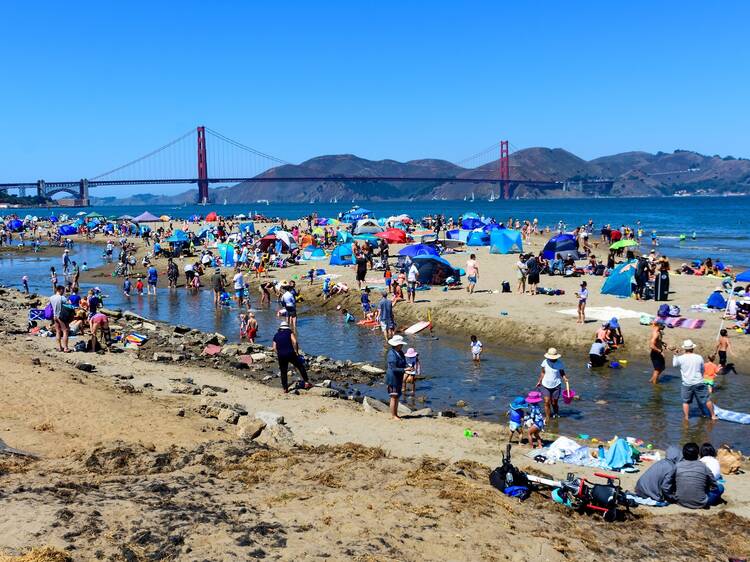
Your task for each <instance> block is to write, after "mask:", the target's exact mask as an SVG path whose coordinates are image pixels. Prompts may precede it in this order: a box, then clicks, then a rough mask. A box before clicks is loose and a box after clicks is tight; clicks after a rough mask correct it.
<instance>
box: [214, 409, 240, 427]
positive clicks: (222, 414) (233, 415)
mask: <svg viewBox="0 0 750 562" xmlns="http://www.w3.org/2000/svg"><path fill="white" fill-rule="evenodd" d="M217 417H218V418H219V421H223V422H224V423H229V424H236V423H237V422H238V421H239V419H240V415H239V414H238V413H237V412H235V411H234V410H233V409H231V408H222V409H221V410H219V415H218V416H217Z"/></svg>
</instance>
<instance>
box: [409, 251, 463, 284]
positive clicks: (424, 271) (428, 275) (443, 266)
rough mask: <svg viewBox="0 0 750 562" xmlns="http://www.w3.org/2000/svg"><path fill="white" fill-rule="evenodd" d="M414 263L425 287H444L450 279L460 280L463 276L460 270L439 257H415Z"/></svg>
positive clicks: (420, 280)
mask: <svg viewBox="0 0 750 562" xmlns="http://www.w3.org/2000/svg"><path fill="white" fill-rule="evenodd" d="M414 263H415V264H416V266H417V270H418V271H419V282H420V283H422V284H423V285H444V284H445V280H446V279H448V278H449V277H453V278H454V279H455V280H458V279H459V277H460V276H461V272H460V271H459V270H458V269H456V268H455V267H453V266H452V265H451V264H450V263H449V262H448V261H447V260H445V259H443V258H441V257H439V256H415V257H414Z"/></svg>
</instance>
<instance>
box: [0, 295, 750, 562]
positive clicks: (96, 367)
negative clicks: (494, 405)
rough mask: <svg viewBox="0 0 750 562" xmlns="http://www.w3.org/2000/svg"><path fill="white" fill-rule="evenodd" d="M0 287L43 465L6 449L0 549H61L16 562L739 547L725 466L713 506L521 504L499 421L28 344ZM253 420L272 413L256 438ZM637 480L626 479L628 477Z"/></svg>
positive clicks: (24, 407) (27, 429) (739, 481)
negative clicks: (211, 408) (501, 478)
mask: <svg viewBox="0 0 750 562" xmlns="http://www.w3.org/2000/svg"><path fill="white" fill-rule="evenodd" d="M0 297H2V300H0V305H1V306H2V308H3V310H2V312H3V314H2V325H1V326H0V328H1V329H0V341H1V342H2V345H3V348H4V349H5V350H6V351H7V352H9V354H7V355H6V357H8V358H12V360H9V359H6V365H5V368H4V369H3V371H4V372H5V373H6V374H5V376H4V377H3V379H2V383H1V384H2V386H1V387H0V388H1V389H2V396H3V400H4V404H5V405H6V407H5V408H3V409H2V412H1V413H0V430H2V433H1V434H0V435H1V438H2V439H3V441H4V442H5V443H6V444H7V445H8V446H10V447H15V448H18V449H21V450H24V451H29V452H31V453H34V454H35V455H38V456H39V458H36V459H30V458H26V457H14V456H2V457H0V460H1V461H2V465H0V494H2V496H3V498H4V509H3V510H2V513H1V514H0V537H2V539H0V547H2V551H3V552H5V553H6V558H0V559H2V560H5V559H7V560H15V559H16V558H14V556H19V555H21V554H23V553H24V552H26V551H27V549H29V548H34V547H37V548H40V547H43V546H47V547H50V548H51V549H54V550H49V551H47V552H48V553H55V552H58V554H59V553H60V552H62V553H66V556H70V558H43V557H42V556H43V554H44V551H36V554H38V555H39V557H38V558H28V559H29V560H32V559H33V560H58V559H59V560H67V559H72V560H88V559H92V558H100V559H109V560H121V559H133V560H146V559H160V558H173V559H179V560H203V559H222V560H230V559H246V558H248V557H251V558H263V557H267V558H271V559H278V560H293V559H300V557H302V558H305V559H313V560H314V559H324V558H327V559H335V560H344V559H353V560H446V559H449V560H528V559H538V560H566V559H569V558H576V559H580V560H602V559H609V558H611V557H615V556H616V557H617V558H619V559H626V560H630V559H632V560H635V559H653V560H657V559H659V560H663V559H670V560H694V559H696V555H698V556H699V557H700V558H701V559H706V560H725V559H727V558H728V557H730V556H738V555H740V554H745V553H747V552H750V542H748V539H747V536H748V535H747V533H746V532H743V531H742V529H746V528H747V525H748V521H747V519H746V518H747V517H748V516H750V501H749V500H750V487H749V486H748V482H747V479H746V477H745V476H744V475H732V476H729V477H727V486H728V488H729V489H731V494H730V495H729V496H728V497H727V501H728V503H727V504H726V505H725V506H723V507H721V508H718V509H712V510H710V511H707V512H700V513H697V512H688V510H684V509H682V508H679V507H675V506H671V507H669V508H663V509H659V510H654V509H648V508H638V509H637V510H635V514H634V515H633V516H632V517H631V518H629V520H628V521H625V522H623V523H619V524H615V525H610V524H607V523H604V522H603V521H602V520H601V519H600V518H597V517H594V516H590V515H578V514H575V513H573V512H570V511H569V510H566V509H565V508H562V507H560V506H557V505H555V504H553V503H552V502H551V501H549V499H547V498H545V497H544V495H543V494H535V495H534V496H532V498H531V499H530V500H528V501H527V502H525V503H518V501H517V500H512V499H510V498H506V497H505V496H503V495H502V494H501V493H500V492H498V491H497V490H495V489H494V488H492V487H491V486H490V485H489V484H488V473H489V470H490V469H491V468H492V467H494V466H496V465H497V464H499V459H500V451H501V450H502V449H503V447H504V443H505V441H506V439H507V429H506V425H505V424H503V425H500V424H493V423H486V422H476V421H475V422H472V428H473V429H474V431H476V433H477V436H476V437H474V438H472V439H467V438H466V437H464V435H463V427H464V425H465V421H464V420H461V419H447V418H434V417H424V418H415V419H408V418H405V419H404V421H402V422H401V423H397V422H391V421H389V420H388V419H387V416H386V415H385V414H382V413H377V412H368V411H366V409H365V408H363V406H362V405H361V404H359V403H357V402H354V401H349V400H341V399H335V398H332V397H328V396H325V395H324V393H322V392H321V393H320V394H319V395H318V394H313V392H312V391H310V392H304V391H301V392H300V394H299V395H283V394H281V392H280V391H279V389H278V388H277V387H273V386H268V385H266V384H262V383H259V382H256V381H254V380H250V379H248V378H246V377H242V376H237V374H235V373H233V372H232V371H231V370H225V369H224V368H223V367H222V366H221V365H220V366H219V368H212V367H199V366H196V365H195V364H194V363H193V362H192V361H191V360H190V359H189V358H188V359H187V360H185V362H184V364H183V362H182V361H180V362H174V361H169V362H167V363H164V362H161V361H154V357H153V356H152V354H150V353H137V354H136V353H133V352H131V351H125V352H124V353H107V354H103V355H101V354H100V355H96V354H72V355H64V354H60V353H57V352H55V351H54V350H53V346H54V341H53V340H52V339H51V338H33V337H28V336H26V335H25V330H24V329H23V320H24V309H25V306H26V302H28V301H27V299H25V298H24V297H22V296H20V295H17V294H16V293H13V292H8V293H6V294H4V295H1V296H0ZM81 362H85V363H86V364H89V365H93V370H91V371H84V370H81V369H80V368H79V367H80V364H81ZM264 368H265V367H264ZM270 368H273V367H272V366H271V367H270ZM321 376H325V375H315V374H313V380H314V382H318V379H319V378H320V377H321ZM188 379H189V380H190V381H191V382H190V383H189V384H190V385H194V386H195V387H197V388H209V389H210V388H214V389H217V390H219V398H220V400H221V401H222V402H224V403H227V404H236V405H237V406H236V407H238V408H239V407H241V409H243V410H244V411H246V412H247V415H246V416H242V418H246V419H244V420H243V419H241V420H240V422H239V423H238V424H236V425H235V424H232V423H228V422H225V421H221V420H220V419H215V418H207V417H204V414H205V404H206V401H210V400H216V399H217V398H212V397H211V393H210V392H209V393H207V394H203V393H201V394H198V395H185V394H177V393H175V389H176V388H182V387H180V386H179V385H184V384H188V383H186V382H181V381H186V380H188ZM201 412H203V413H201ZM257 412H272V413H274V414H278V415H281V416H283V418H284V424H283V425H277V426H272V427H266V428H265V429H263V430H262V431H261V432H260V435H259V436H258V437H256V438H255V439H254V440H253V439H251V437H252V435H253V434H254V433H255V432H256V431H257V425H254V423H252V420H251V418H252V417H253V414H254V413H257ZM526 450H528V449H526V447H523V446H521V447H514V461H515V462H516V464H517V465H518V466H519V467H523V468H527V469H530V470H532V471H534V472H537V473H542V474H546V475H549V476H553V477H563V476H565V473H566V472H567V471H569V470H570V467H568V466H566V465H564V464H557V465H552V466H548V465H536V466H533V465H535V463H533V462H532V461H531V460H530V459H529V458H527V457H526V456H525V455H524V453H525V451H526ZM573 468H574V469H576V472H580V473H582V474H589V475H590V473H591V472H592V470H591V469H580V468H579V467H573ZM539 469H541V470H539ZM636 476H637V475H628V474H625V475H623V482H624V485H625V486H626V487H632V486H633V485H634V482H635V478H636ZM636 537H637V539H636ZM59 555H60V554H59ZM60 556H62V555H60ZM18 559H19V560H20V559H22V558H18Z"/></svg>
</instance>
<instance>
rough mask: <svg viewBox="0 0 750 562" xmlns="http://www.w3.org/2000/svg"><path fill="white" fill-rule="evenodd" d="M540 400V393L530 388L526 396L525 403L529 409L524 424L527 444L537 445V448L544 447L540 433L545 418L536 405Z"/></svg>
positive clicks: (534, 447)
mask: <svg viewBox="0 0 750 562" xmlns="http://www.w3.org/2000/svg"><path fill="white" fill-rule="evenodd" d="M541 401H542V394H541V393H540V392H538V391H536V390H532V391H531V392H529V394H528V395H527V396H526V403H527V404H528V405H529V409H528V411H527V413H526V417H525V419H524V426H525V427H526V431H527V432H528V436H529V445H531V448H532V449H536V447H537V445H539V448H543V447H544V443H543V442H542V436H541V433H542V431H544V426H545V418H544V416H543V415H542V411H541V410H540V409H539V406H538V404H539V402H541Z"/></svg>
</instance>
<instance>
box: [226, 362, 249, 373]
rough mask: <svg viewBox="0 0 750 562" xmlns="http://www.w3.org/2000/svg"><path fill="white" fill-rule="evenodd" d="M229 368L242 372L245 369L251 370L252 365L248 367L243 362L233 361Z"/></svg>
mask: <svg viewBox="0 0 750 562" xmlns="http://www.w3.org/2000/svg"><path fill="white" fill-rule="evenodd" d="M229 366H230V367H232V368H233V369H239V370H241V371H242V370H244V369H249V368H250V365H248V364H247V363H245V362H243V361H232V362H231V363H230V364H229Z"/></svg>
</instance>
